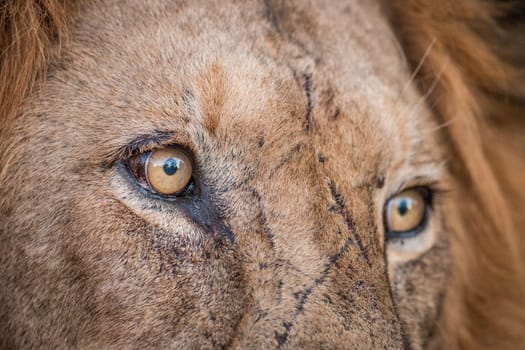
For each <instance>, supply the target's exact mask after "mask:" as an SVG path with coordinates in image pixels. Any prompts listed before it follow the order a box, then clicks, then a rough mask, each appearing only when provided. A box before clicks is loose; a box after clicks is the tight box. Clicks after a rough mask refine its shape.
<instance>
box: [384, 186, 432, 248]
mask: <svg viewBox="0 0 525 350" xmlns="http://www.w3.org/2000/svg"><path fill="white" fill-rule="evenodd" d="M429 206H430V190H429V189H428V188H425V187H417V188H412V189H408V190H405V191H403V192H401V193H399V194H398V195H396V196H395V197H393V198H391V199H390V200H389V201H388V202H387V204H386V206H385V214H384V215H385V228H386V238H387V239H390V238H407V237H413V236H415V235H417V234H418V233H420V232H421V231H422V230H423V229H424V228H425V224H426V221H427V213H428V209H429Z"/></svg>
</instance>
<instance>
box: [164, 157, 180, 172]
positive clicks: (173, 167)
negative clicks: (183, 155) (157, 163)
mask: <svg viewBox="0 0 525 350" xmlns="http://www.w3.org/2000/svg"><path fill="white" fill-rule="evenodd" d="M163 169H164V172H165V173H166V175H169V176H172V175H174V174H175V173H176V172H177V170H179V164H178V162H177V161H176V160H175V159H173V158H170V159H168V160H166V162H165V163H164V166H163Z"/></svg>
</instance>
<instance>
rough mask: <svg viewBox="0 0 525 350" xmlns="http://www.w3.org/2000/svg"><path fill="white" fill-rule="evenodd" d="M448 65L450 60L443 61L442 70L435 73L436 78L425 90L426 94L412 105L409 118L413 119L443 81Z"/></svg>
mask: <svg viewBox="0 0 525 350" xmlns="http://www.w3.org/2000/svg"><path fill="white" fill-rule="evenodd" d="M447 65H448V61H447V62H445V63H443V65H442V66H441V69H440V71H439V72H438V73H437V74H436V75H435V77H434V80H433V81H432V83H431V84H430V86H429V87H428V89H427V91H426V92H425V94H424V95H422V96H420V97H419V99H418V101H417V102H416V103H415V104H414V105H413V106H412V107H410V112H409V113H408V115H409V120H413V117H414V114H415V113H417V112H418V111H419V109H420V108H421V106H423V105H424V102H426V101H427V98H428V97H429V96H430V95H431V94H432V93H433V92H434V90H435V89H436V87H437V85H438V83H439V82H440V81H441V78H442V77H443V73H444V72H445V68H446V66H447Z"/></svg>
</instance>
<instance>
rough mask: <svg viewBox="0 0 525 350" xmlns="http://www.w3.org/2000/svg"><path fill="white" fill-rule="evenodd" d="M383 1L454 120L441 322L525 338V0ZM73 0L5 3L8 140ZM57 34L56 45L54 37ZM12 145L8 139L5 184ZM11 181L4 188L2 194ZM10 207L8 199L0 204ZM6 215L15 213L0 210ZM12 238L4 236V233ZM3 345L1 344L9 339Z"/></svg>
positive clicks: (441, 327)
mask: <svg viewBox="0 0 525 350" xmlns="http://www.w3.org/2000/svg"><path fill="white" fill-rule="evenodd" d="M383 7H384V10H385V13H386V14H387V17H388V18H389V19H390V20H391V25H392V27H393V28H394V31H395V32H396V34H397V36H398V39H399V42H400V43H401V45H402V48H403V51H404V52H405V55H406V57H407V59H408V61H409V62H410V64H411V65H412V68H413V71H414V76H413V78H414V80H415V81H416V82H417V83H418V84H419V88H420V89H421V91H422V93H423V94H424V95H425V96H427V97H428V101H429V105H430V106H431V108H432V109H433V110H434V112H435V114H436V116H437V117H438V118H439V120H440V122H441V125H442V126H443V129H444V135H445V137H444V139H443V142H445V143H447V144H448V145H449V147H450V149H452V152H451V154H449V155H448V157H449V159H451V160H454V161H450V162H449V163H448V164H449V167H450V171H451V173H452V174H453V177H454V181H456V182H457V184H458V186H457V187H458V188H459V189H460V190H459V193H456V194H454V195H455V196H457V201H458V202H460V204H461V205H457V206H456V207H455V208H454V210H453V211H452V212H449V221H450V223H449V224H450V225H451V226H453V227H454V228H455V230H454V234H456V235H458V239H457V240H456V241H457V242H459V244H456V245H455V246H453V247H452V252H453V254H452V255H453V261H454V263H453V268H452V271H451V273H452V277H451V281H450V284H449V286H448V290H447V298H446V301H445V303H444V304H443V305H442V311H441V317H440V319H439V322H438V327H437V332H438V333H437V337H438V339H439V340H438V343H437V344H439V347H441V348H446V349H460V348H461V349H493V348H498V349H503V348H508V349H517V348H521V347H523V346H524V344H525V270H524V267H525V258H524V254H523V253H524V252H525V250H524V248H525V237H524V236H523V234H522V228H523V227H525V215H524V213H525V191H524V189H523V186H524V185H525V4H524V3H523V2H522V1H513V0H507V1H496V0H492V1H491V0H459V1H457V0H441V1H430V0H391V1H384V3H383ZM75 14H76V7H75V3H74V2H73V1H66V0H39V1H36V0H35V1H31V0H7V1H3V2H2V3H1V4H0V140H2V138H3V133H4V132H5V131H4V130H5V129H6V125H9V123H10V122H11V121H12V120H13V119H14V118H16V116H17V110H18V108H19V107H20V106H21V105H22V104H23V103H24V99H25V98H26V97H27V96H28V95H29V94H30V93H31V91H33V90H34V89H35V87H36V86H38V84H40V82H41V81H42V80H43V77H45V72H46V67H48V65H49V64H50V63H52V62H53V61H54V60H55V59H57V57H59V55H60V45H56V43H60V42H64V41H67V40H68V37H69V28H70V25H71V23H72V22H73V21H74V18H75ZM52 44H55V45H52ZM8 152H9V150H8V149H6V146H5V145H4V144H2V143H1V142H0V159H2V165H1V166H0V184H1V183H2V182H3V178H4V177H5V176H7V174H6V173H5V171H4V164H5V163H6V162H8V161H9V156H8ZM1 193H2V192H1V189H0V194H1ZM0 210H2V208H0ZM0 215H1V216H6V215H9V213H7V212H4V211H0ZM0 242H1V237H0ZM0 344H1V342H0Z"/></svg>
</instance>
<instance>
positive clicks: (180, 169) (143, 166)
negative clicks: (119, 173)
mask: <svg viewBox="0 0 525 350" xmlns="http://www.w3.org/2000/svg"><path fill="white" fill-rule="evenodd" d="M128 167H129V169H130V171H131V173H132V174H133V176H134V177H135V179H136V180H137V182H138V183H139V185H141V186H142V187H145V188H146V189H148V190H150V191H151V192H154V193H156V194H160V195H163V196H176V195H180V194H182V193H183V192H184V191H185V190H186V188H187V187H188V185H189V184H190V183H191V179H192V174H193V165H192V162H191V159H190V156H189V155H188V154H187V153H186V152H185V151H184V150H182V149H181V148H179V147H166V148H162V149H156V150H153V151H151V152H149V153H146V154H142V155H139V156H136V157H134V158H132V159H130V160H129V161H128Z"/></svg>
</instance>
